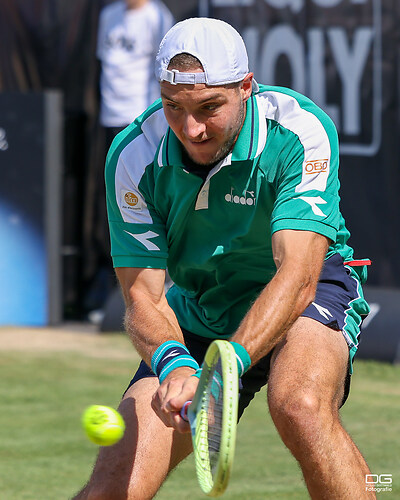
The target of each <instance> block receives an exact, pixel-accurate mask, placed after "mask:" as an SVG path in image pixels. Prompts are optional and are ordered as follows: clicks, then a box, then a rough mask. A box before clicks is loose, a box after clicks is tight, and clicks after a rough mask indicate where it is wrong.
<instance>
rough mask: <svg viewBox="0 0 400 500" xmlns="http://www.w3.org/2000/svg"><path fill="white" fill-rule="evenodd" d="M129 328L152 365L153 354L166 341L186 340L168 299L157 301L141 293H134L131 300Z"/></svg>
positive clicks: (130, 334)
mask: <svg viewBox="0 0 400 500" xmlns="http://www.w3.org/2000/svg"><path fill="white" fill-rule="evenodd" d="M125 329H126V331H127V333H128V335H129V337H130V338H131V340H132V343H133V345H134V346H135V348H136V350H137V351H138V353H139V354H140V356H141V357H142V359H143V360H144V361H145V362H146V363H147V364H148V365H149V366H150V363H151V358H152V355H153V354H154V352H155V351H156V349H157V348H158V347H159V346H160V345H161V344H162V343H163V342H166V341H168V340H176V341H178V342H181V343H184V340H183V336H182V332H181V329H180V327H179V325H178V321H177V319H176V317H175V314H174V312H173V311H172V309H171V308H170V307H169V305H168V303H167V301H166V300H165V299H164V300H162V301H158V302H153V301H152V300H149V299H148V297H146V296H145V295H143V294H140V293H137V294H134V295H133V296H132V297H130V299H129V302H127V306H126V312H125Z"/></svg>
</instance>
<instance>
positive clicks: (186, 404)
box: [181, 401, 192, 422]
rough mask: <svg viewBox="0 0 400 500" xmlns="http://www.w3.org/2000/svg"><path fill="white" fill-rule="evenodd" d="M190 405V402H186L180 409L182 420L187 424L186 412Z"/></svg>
mask: <svg viewBox="0 0 400 500" xmlns="http://www.w3.org/2000/svg"><path fill="white" fill-rule="evenodd" d="M191 403H192V402H191V401H186V403H185V404H184V405H183V406H182V408H181V417H182V418H183V420H186V422H189V419H188V416H187V412H188V408H189V406H190V404H191Z"/></svg>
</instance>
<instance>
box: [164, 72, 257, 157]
mask: <svg viewBox="0 0 400 500" xmlns="http://www.w3.org/2000/svg"><path fill="white" fill-rule="evenodd" d="M198 71H201V70H198ZM250 75H251V76H252V74H251V73H250ZM246 78H248V77H246ZM245 82H246V79H245V80H244V82H243V83H242V85H241V86H240V87H239V88H238V87H237V86H235V87H232V86H220V87H210V86H207V85H205V84H203V83H199V84H196V85H184V84H178V85H171V84H170V83H168V82H161V97H162V102H163V107H164V113H165V117H166V119H167V121H168V124H169V126H170V127H171V129H172V130H173V132H174V133H175V135H176V136H177V138H178V139H179V140H180V142H181V143H182V144H183V146H184V148H185V150H186V151H187V153H188V155H189V157H190V158H191V159H192V160H193V161H194V162H195V163H198V164H199V165H210V164H213V163H216V162H218V161H220V160H221V159H222V158H224V157H225V156H226V155H227V154H228V153H229V152H230V150H231V149H232V147H233V145H234V143H235V141H236V138H237V136H238V134H239V132H240V129H241V128H242V125H243V121H244V117H245V109H246V107H245V106H246V100H247V99H248V98H249V97H250V95H251V77H250V78H249V82H247V83H245Z"/></svg>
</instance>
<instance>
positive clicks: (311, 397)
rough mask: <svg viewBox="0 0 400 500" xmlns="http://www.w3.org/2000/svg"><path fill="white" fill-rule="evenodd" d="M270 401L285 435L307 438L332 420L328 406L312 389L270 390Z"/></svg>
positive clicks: (280, 430)
mask: <svg viewBox="0 0 400 500" xmlns="http://www.w3.org/2000/svg"><path fill="white" fill-rule="evenodd" d="M268 402H269V408H270V413H271V417H272V419H273V421H274V423H275V425H276V427H277V428H278V431H279V432H280V433H281V434H284V435H290V436H292V437H294V436H297V438H303V439H307V436H309V437H312V436H313V435H315V433H318V432H320V431H321V430H322V428H323V426H324V425H325V422H326V421H327V419H328V420H331V416H330V415H329V413H330V411H329V410H328V408H327V406H326V405H324V404H323V403H322V401H321V398H320V397H319V395H318V394H316V393H315V392H314V391H312V390H305V389H295V388H294V389H291V390H285V391H282V392H279V391H270V393H269V397H268Z"/></svg>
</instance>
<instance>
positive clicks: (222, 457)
mask: <svg viewBox="0 0 400 500" xmlns="http://www.w3.org/2000/svg"><path fill="white" fill-rule="evenodd" d="M238 399H239V381H238V370H237V362H236V355H235V350H234V348H233V347H232V345H231V344H230V343H229V342H228V341H226V340H215V341H213V342H212V343H211V344H210V346H209V347H208V349H207V352H206V355H205V358H204V363H203V368H202V373H201V377H200V380H199V385H198V388H197V391H196V394H195V396H194V398H193V401H192V404H191V405H190V406H189V409H188V413H187V415H188V419H189V422H190V426H191V431H192V441H193V451H194V458H195V466H196V474H197V479H198V482H199V484H200V487H201V489H202V490H203V492H204V493H205V494H206V495H208V496H211V497H216V496H219V495H222V493H223V492H224V491H225V489H226V487H227V485H228V481H229V476H230V472H231V468H232V464H233V458H234V454H235V443H236V425H237V415H238Z"/></svg>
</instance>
